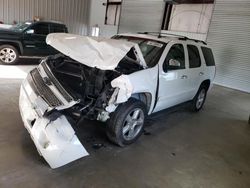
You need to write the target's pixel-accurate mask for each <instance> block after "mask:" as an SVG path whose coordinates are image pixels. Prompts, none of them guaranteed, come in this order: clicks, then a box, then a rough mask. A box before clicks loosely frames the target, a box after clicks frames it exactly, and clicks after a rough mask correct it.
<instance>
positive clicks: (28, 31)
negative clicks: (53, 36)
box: [25, 29, 35, 34]
mask: <svg viewBox="0 0 250 188" xmlns="http://www.w3.org/2000/svg"><path fill="white" fill-rule="evenodd" d="M25 33H26V34H34V33H35V30H34V29H29V30H27V31H26V32H25Z"/></svg>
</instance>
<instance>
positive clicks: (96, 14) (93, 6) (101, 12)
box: [89, 0, 118, 37]
mask: <svg viewBox="0 0 250 188" xmlns="http://www.w3.org/2000/svg"><path fill="white" fill-rule="evenodd" d="M103 3H107V1H106V0H91V2H90V11H89V12H90V13H89V14H90V15H89V28H92V27H96V26H98V27H99V28H100V31H99V33H100V36H102V37H112V36H114V35H115V34H117V30H118V26H117V25H116V26H114V25H105V14H106V6H104V5H103Z"/></svg>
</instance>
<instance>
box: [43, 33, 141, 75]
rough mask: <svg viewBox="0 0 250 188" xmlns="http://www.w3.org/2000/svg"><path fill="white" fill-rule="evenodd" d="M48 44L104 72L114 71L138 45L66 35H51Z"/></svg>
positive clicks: (48, 37)
mask: <svg viewBox="0 0 250 188" xmlns="http://www.w3.org/2000/svg"><path fill="white" fill-rule="evenodd" d="M46 42H47V44H49V45H51V46H52V47H54V48H55V49H57V50H58V51H60V52H61V53H63V54H64V55H66V56H69V57H71V58H72V59H74V60H76V61H78V62H79V63H82V64H85V65H87V66H89V67H97V68H99V69H102V70H114V69H115V68H116V67H117V65H118V64H119V62H120V61H121V60H122V58H124V57H125V55H126V54H127V53H128V52H129V50H130V49H131V48H132V47H134V46H135V45H136V44H135V43H132V42H126V41H121V40H114V39H102V38H97V37H88V36H79V35H74V34H66V33H53V34H49V35H48V36H47V39H46Z"/></svg>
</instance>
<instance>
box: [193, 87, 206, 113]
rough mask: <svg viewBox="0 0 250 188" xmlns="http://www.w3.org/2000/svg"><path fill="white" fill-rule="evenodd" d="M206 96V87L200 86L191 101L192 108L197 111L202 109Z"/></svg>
mask: <svg viewBox="0 0 250 188" xmlns="http://www.w3.org/2000/svg"><path fill="white" fill-rule="evenodd" d="M206 97H207V88H206V87H204V86H201V87H200V89H199V90H198V92H197V94H196V95H195V97H194V99H193V101H192V110H193V111H195V112H198V111H200V110H201V109H202V107H203V105H204V103H205V100H206Z"/></svg>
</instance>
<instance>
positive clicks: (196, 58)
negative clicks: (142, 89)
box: [187, 45, 201, 68]
mask: <svg viewBox="0 0 250 188" xmlns="http://www.w3.org/2000/svg"><path fill="white" fill-rule="evenodd" d="M187 49H188V57H189V68H197V67H200V66H201V58H200V54H199V50H198V48H197V47H196V46H194V45H187Z"/></svg>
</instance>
